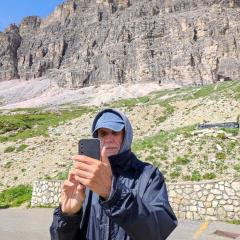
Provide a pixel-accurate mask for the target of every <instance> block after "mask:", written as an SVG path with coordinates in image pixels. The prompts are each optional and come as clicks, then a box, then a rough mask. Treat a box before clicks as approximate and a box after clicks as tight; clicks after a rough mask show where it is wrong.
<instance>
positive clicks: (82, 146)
mask: <svg viewBox="0 0 240 240" xmlns="http://www.w3.org/2000/svg"><path fill="white" fill-rule="evenodd" d="M78 153H79V154H80V155H85V156H88V157H91V158H94V159H98V160H100V140H99V139H98V138H89V139H81V140H80V141H79V142H78Z"/></svg>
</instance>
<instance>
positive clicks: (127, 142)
mask: <svg viewBox="0 0 240 240" xmlns="http://www.w3.org/2000/svg"><path fill="white" fill-rule="evenodd" d="M105 112H113V113H115V114H117V115H118V116H120V117H121V118H122V119H123V121H124V128H125V134H124V139H123V142H122V146H121V148H120V150H119V153H123V152H125V151H128V150H130V149H131V145H132V139H133V130H132V125H131V123H130V122H129V120H128V118H127V116H126V115H125V114H124V113H122V112H121V111H119V110H116V109H113V108H107V109H104V110H102V111H101V112H99V113H98V114H97V115H96V117H95V119H94V120H93V124H92V135H93V137H97V133H96V132H95V133H94V130H95V128H96V123H97V120H98V119H99V118H100V117H101V116H102V114H103V113H105Z"/></svg>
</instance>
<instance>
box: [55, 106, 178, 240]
mask: <svg viewBox="0 0 240 240" xmlns="http://www.w3.org/2000/svg"><path fill="white" fill-rule="evenodd" d="M139 120H140V119H139ZM92 135H93V137H97V138H99V139H100V142H101V161H98V160H96V159H92V158H89V157H87V156H83V155H77V156H74V157H73V159H74V161H75V166H74V169H73V170H72V171H70V173H69V177H68V180H66V181H65V182H64V184H63V188H62V193H61V203H60V206H59V207H58V208H57V209H56V210H55V212H54V217H53V223H52V225H51V227H50V232H51V239H52V240H83V239H90V240H105V239H107V240H111V239H116V240H125V239H126V240H130V239H134V240H146V239H148V240H162V239H166V238H167V237H168V236H169V234H170V233H171V232H172V231H173V229H174V228H175V227H176V225H177V219H176V217H175V215H174V213H173V211H172V209H171V206H170V204H169V202H168V196H167V190H166V186H165V183H164V179H163V176H162V174H161V173H160V172H159V170H158V169H157V168H155V167H154V166H152V165H151V164H148V163H144V162H141V161H139V160H138V159H137V158H136V156H135V155H134V154H133V153H132V152H131V143H132V136H133V134H132V127H131V124H130V122H129V120H128V118H127V117H126V116H125V115H124V114H123V113H121V112H119V111H117V110H114V109H105V110H103V111H101V112H100V113H98V114H97V116H96V117H95V119H94V121H93V125H92Z"/></svg>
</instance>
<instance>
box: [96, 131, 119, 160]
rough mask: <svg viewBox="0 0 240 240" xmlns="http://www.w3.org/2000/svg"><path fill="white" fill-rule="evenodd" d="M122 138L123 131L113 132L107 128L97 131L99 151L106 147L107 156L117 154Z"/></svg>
mask: <svg viewBox="0 0 240 240" xmlns="http://www.w3.org/2000/svg"><path fill="white" fill-rule="evenodd" d="M123 138H124V130H122V131H120V132H114V131H113V130H111V129H109V128H100V129H99V130H98V139H99V140H100V141H101V149H102V148H103V147H106V153H107V156H108V157H109V156H111V155H115V154H117V153H118V152H119V150H120V148H121V145H122V141H123Z"/></svg>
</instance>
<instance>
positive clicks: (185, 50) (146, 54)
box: [0, 0, 240, 88]
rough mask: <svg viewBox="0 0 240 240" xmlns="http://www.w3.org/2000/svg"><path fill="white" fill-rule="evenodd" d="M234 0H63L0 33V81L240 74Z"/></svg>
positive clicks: (64, 82)
mask: <svg viewBox="0 0 240 240" xmlns="http://www.w3.org/2000/svg"><path fill="white" fill-rule="evenodd" d="M239 19H240V0H95V1H93V0H69V1H67V2H65V3H64V4H62V5H60V6H58V7H57V8H56V10H55V11H54V12H53V13H52V14H51V15H50V16H49V17H48V18H46V19H40V18H38V17H27V18H25V19H24V20H23V21H22V23H21V24H20V25H19V26H18V27H17V26H14V25H13V26H11V27H9V29H7V30H5V31H4V32H3V33H0V44H1V45H0V80H6V79H13V78H24V79H31V78H38V77H41V76H47V77H50V78H54V79H56V81H57V82H58V84H59V85H60V86H63V87H70V88H78V87H82V86H87V85H91V84H101V83H112V82H115V83H119V84H121V83H125V82H139V81H140V82H141V81H157V82H159V83H164V82H175V83H178V84H204V83H211V82H216V81H220V80H231V79H238V78H239V77H240V56H239V55H240V24H239Z"/></svg>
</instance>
